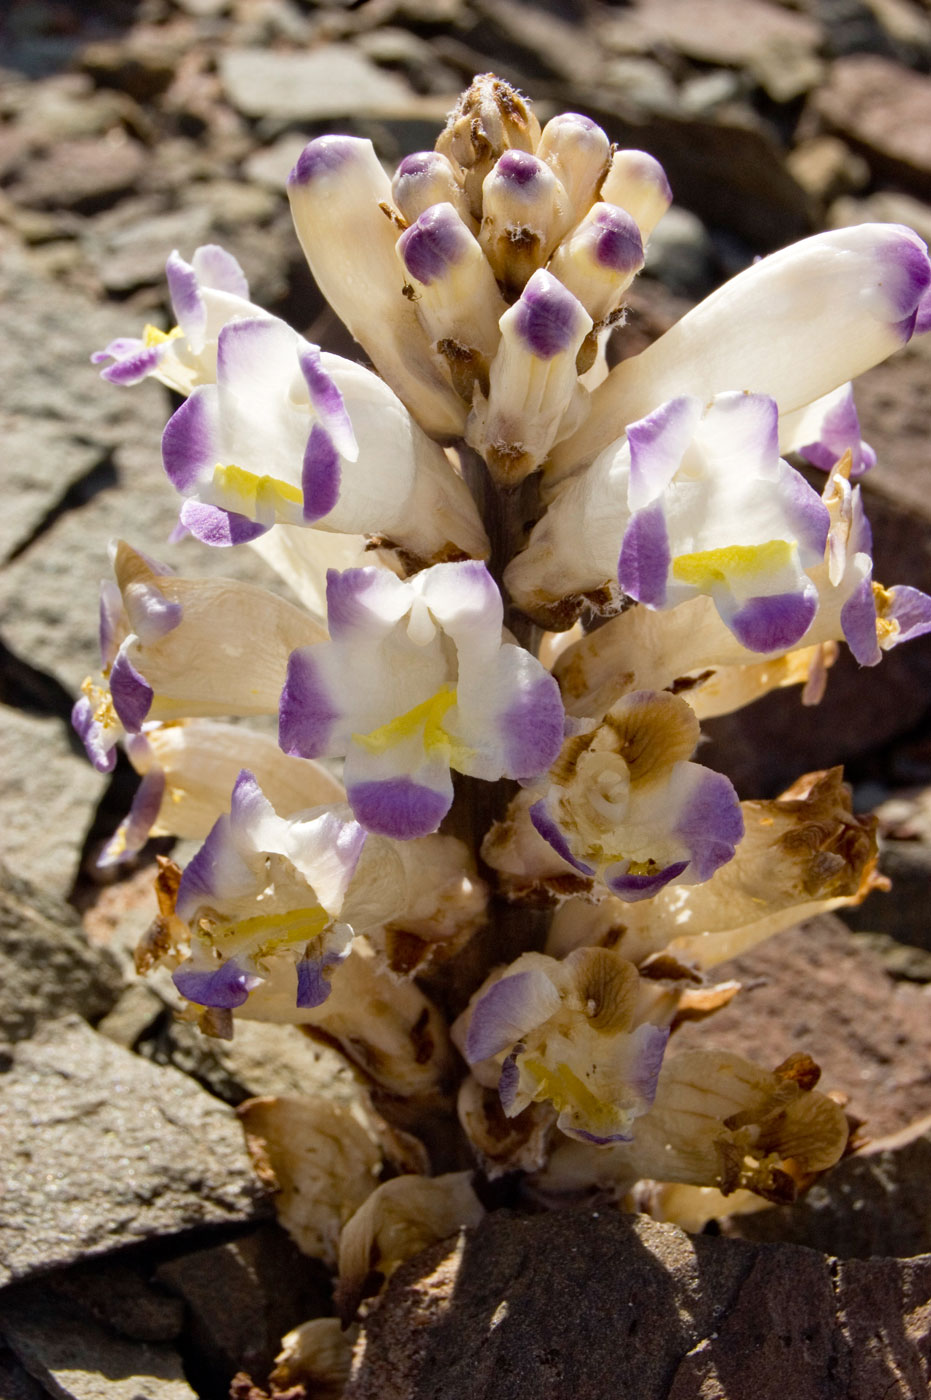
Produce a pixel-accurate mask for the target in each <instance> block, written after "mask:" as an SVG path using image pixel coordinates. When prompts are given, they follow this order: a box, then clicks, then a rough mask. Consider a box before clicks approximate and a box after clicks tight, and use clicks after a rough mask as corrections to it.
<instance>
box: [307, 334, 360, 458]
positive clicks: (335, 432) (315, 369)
mask: <svg viewBox="0 0 931 1400" xmlns="http://www.w3.org/2000/svg"><path fill="white" fill-rule="evenodd" d="M298 361H299V363H300V366H301V373H302V374H303V376H304V383H305V384H306V385H307V392H308V394H309V395H310V402H311V404H312V405H313V408H314V412H315V413H316V414H317V415H318V417H319V418H320V421H321V423H322V424H323V426H324V427H325V428H326V430H327V432H328V433H329V435H330V437H331V438H332V440H333V445H334V446H335V448H336V450H337V452H339V453H340V455H341V456H343V457H346V458H348V459H349V460H350V461H353V462H354V461H355V460H356V458H357V457H358V455H359V445H358V443H357V442H356V435H355V433H354V432H353V428H352V423H351V421H350V418H349V413H348V411H347V408H346V403H345V400H344V399H343V396H342V394H341V393H340V391H339V389H338V388H337V387H336V382H335V380H334V379H333V377H332V375H330V374H328V373H327V371H326V369H325V368H324V364H323V356H322V355H321V353H320V348H319V346H317V345H310V346H308V347H307V348H306V349H304V350H300V351H299V352H298Z"/></svg>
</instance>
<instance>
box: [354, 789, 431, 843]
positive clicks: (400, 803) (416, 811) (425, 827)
mask: <svg viewBox="0 0 931 1400" xmlns="http://www.w3.org/2000/svg"><path fill="white" fill-rule="evenodd" d="M346 796H347V797H348V798H349V801H350V803H351V805H352V810H353V812H354V813H355V816H356V818H357V819H358V821H359V822H360V823H361V824H362V826H364V827H365V829H366V830H367V831H371V832H374V833H375V834H376V835H378V836H391V837H393V838H394V839H395V840H397V841H410V840H412V839H413V838H414V837H417V836H429V835H430V834H431V832H434V831H436V829H437V827H438V826H439V824H440V822H441V821H442V820H443V818H444V817H445V815H446V813H447V812H448V811H449V806H450V803H451V801H452V792H451V791H450V794H449V795H448V796H447V795H446V794H444V793H441V792H437V791H436V790H435V789H434V788H430V787H426V786H425V785H424V784H423V783H416V782H414V781H413V779H411V778H407V777H400V778H388V779H385V780H384V781H383V782H378V781H372V782H362V783H353V784H351V785H350V786H349V787H347V789H346Z"/></svg>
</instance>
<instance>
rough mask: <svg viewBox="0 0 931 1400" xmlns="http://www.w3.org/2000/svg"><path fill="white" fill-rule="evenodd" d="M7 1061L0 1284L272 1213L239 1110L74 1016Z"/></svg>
mask: <svg viewBox="0 0 931 1400" xmlns="http://www.w3.org/2000/svg"><path fill="white" fill-rule="evenodd" d="M0 1064H7V1065H8V1066H9V1068H7V1069H6V1072H5V1073H0V1142H2V1143H3V1151H2V1154H0V1285H2V1284H5V1283H10V1282H13V1281H14V1280H16V1279H20V1278H25V1277H26V1276H27V1275H30V1274H34V1273H37V1272H39V1271H42V1270H46V1269H51V1268H54V1267H58V1266H61V1265H65V1264H70V1263H73V1262H74V1261H75V1260H77V1259H81V1258H84V1257H86V1256H88V1255H94V1254H104V1253H107V1252H108V1251H110V1250H113V1249H118V1248H120V1247H122V1246H124V1245H128V1244H135V1243H138V1242H139V1241H140V1240H145V1239H151V1238H152V1237H154V1236H160V1235H174V1234H177V1233H179V1232H180V1231H182V1230H188V1229H191V1228H192V1227H194V1226H203V1225H219V1224H229V1223H232V1222H234V1221H241V1220H251V1219H254V1218H256V1217H257V1216H261V1215H266V1214H269V1213H270V1210H271V1206H270V1203H269V1202H268V1200H267V1197H266V1196H265V1193H264V1191H263V1189H262V1187H261V1185H260V1183H259V1181H258V1179H257V1177H256V1175H255V1173H254V1171H253V1169H252V1165H251V1163H250V1161H249V1158H248V1155H247V1153H246V1148H245V1143H244V1140H243V1135H242V1129H241V1128H240V1126H239V1123H238V1121H237V1119H236V1116H235V1114H234V1113H233V1111H232V1110H231V1109H230V1108H228V1107H227V1106H226V1105H225V1104H222V1103H220V1102H219V1101H218V1100H217V1099H214V1098H212V1097H211V1095H209V1094H207V1093H205V1092H204V1091H203V1090H202V1089H199V1088H198V1087H197V1085H195V1084H193V1083H192V1082H191V1081H190V1080H189V1079H186V1078H185V1077H184V1076H183V1075H181V1074H178V1073H177V1072H176V1071H175V1070H173V1069H162V1068H158V1067H156V1066H154V1065H151V1064H148V1063H147V1062H146V1061H145V1060H142V1059H141V1058H139V1057H138V1056H135V1055H132V1054H130V1053H129V1052H128V1051H126V1050H122V1049H121V1048H120V1047H119V1046H117V1045H114V1044H113V1043H112V1042H111V1041H109V1040H107V1039H105V1037H103V1036H100V1035H98V1034H97V1032H96V1031H93V1030H91V1029H90V1027H89V1026H87V1025H86V1024H85V1023H84V1022H83V1021H81V1020H79V1019H78V1018H77V1017H68V1018H66V1019H63V1020H61V1021H57V1022H53V1023H52V1024H50V1025H47V1026H45V1027H43V1028H42V1030H41V1031H40V1032H39V1034H38V1035H37V1036H36V1037H35V1038H34V1039H32V1040H26V1041H22V1042H20V1044H18V1045H17V1046H16V1047H15V1048H14V1050H13V1053H12V1054H11V1055H10V1056H9V1057H8V1058H7V1059H6V1060H5V1061H2V1062H0Z"/></svg>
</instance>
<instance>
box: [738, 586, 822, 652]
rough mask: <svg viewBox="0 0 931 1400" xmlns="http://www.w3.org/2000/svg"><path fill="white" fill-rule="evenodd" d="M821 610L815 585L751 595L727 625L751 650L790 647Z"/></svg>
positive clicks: (763, 650) (781, 649)
mask: <svg viewBox="0 0 931 1400" xmlns="http://www.w3.org/2000/svg"><path fill="white" fill-rule="evenodd" d="M817 610H818V597H817V594H816V592H815V590H814V589H811V590H808V589H806V591H805V592H804V593H774V594H770V595H769V596H767V597H760V598H749V599H748V600H747V601H746V602H745V603H744V604H743V606H742V607H740V608H739V609H738V610H737V611H736V612H735V613H733V614H732V615H731V616H730V617H728V618H725V621H726V622H727V625H728V627H729V628H730V630H731V631H732V632H733V634H734V636H735V637H736V638H737V640H738V642H740V644H741V645H742V646H745V647H746V648H747V649H748V650H749V651H758V652H771V651H788V650H789V649H790V648H791V647H794V646H795V644H796V642H798V641H800V640H801V638H802V637H804V635H805V633H806V632H807V631H808V629H809V627H810V626H811V624H812V622H813V620H814V616H815V613H816V612H817Z"/></svg>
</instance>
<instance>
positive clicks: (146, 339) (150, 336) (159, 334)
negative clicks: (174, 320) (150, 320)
mask: <svg viewBox="0 0 931 1400" xmlns="http://www.w3.org/2000/svg"><path fill="white" fill-rule="evenodd" d="M183 334H184V331H183V330H182V329H181V327H180V326H172V328H171V330H170V331H160V330H159V328H158V326H152V325H146V326H143V328H142V343H143V345H144V346H145V348H146V349H147V350H151V349H152V346H153V345H164V344H165V342H166V341H169V340H177V339H178V336H179V335H183Z"/></svg>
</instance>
